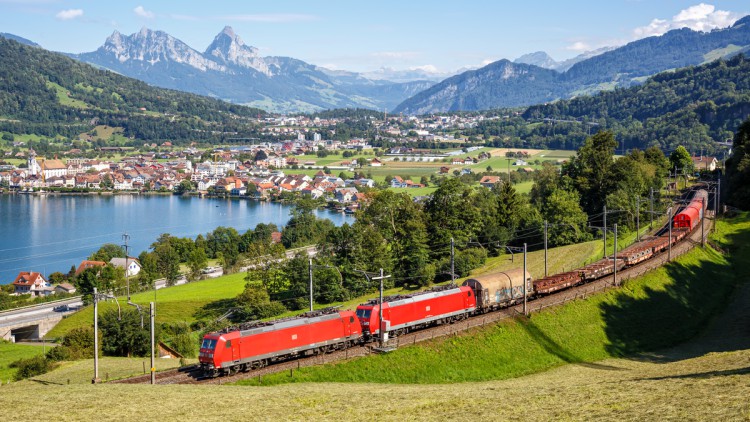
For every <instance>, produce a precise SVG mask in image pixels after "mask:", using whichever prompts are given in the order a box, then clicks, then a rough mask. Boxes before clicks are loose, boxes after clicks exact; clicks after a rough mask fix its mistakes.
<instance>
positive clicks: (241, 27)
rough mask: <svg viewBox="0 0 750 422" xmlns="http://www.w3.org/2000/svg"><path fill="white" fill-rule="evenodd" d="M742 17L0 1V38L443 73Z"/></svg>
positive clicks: (625, 9)
mask: <svg viewBox="0 0 750 422" xmlns="http://www.w3.org/2000/svg"><path fill="white" fill-rule="evenodd" d="M749 13H750V3H749V2H747V0H743V1H739V0H726V1H723V0H722V1H711V2H706V3H700V2H696V1H677V0H607V1H604V2H602V1H583V0H565V1H560V0H557V1H533V0H527V1H520V2H519V1H504V0H494V1H493V0H486V1H485V0H463V1H455V0H451V1H440V0H438V1H435V0H432V1H416V0H400V1H391V0H380V1H368V2H360V1H352V0H348V1H344V0H328V1H326V0H320V1H309V0H308V1H291V0H289V1H287V0H276V1H255V0H245V1H222V0H215V1H193V0H181V1H153V0H152V1H146V0H142V1H121V0H115V1H110V0H106V1H105V0H100V1H94V0H77V1H74V0H0V32H9V33H12V34H16V35H20V36H22V37H25V38H28V39H30V40H32V41H35V42H37V43H39V44H41V45H42V46H43V47H45V48H48V49H50V50H55V51H65V52H71V53H80V52H86V51H93V50H96V49H97V48H98V47H99V46H100V45H102V44H103V43H104V40H105V39H106V38H107V37H108V36H109V35H110V34H111V33H112V32H113V31H115V30H117V31H120V32H122V33H123V34H131V33H134V32H137V31H138V30H139V29H140V28H141V27H143V26H146V27H148V28H150V29H159V30H163V31H166V32H168V33H169V34H171V35H173V36H175V37H176V38H179V39H181V40H182V41H184V42H186V43H187V44H188V45H190V46H191V47H193V48H195V49H196V50H198V51H204V50H205V48H206V47H207V46H208V45H209V44H210V43H211V41H212V40H213V37H214V36H215V35H216V34H217V33H219V31H221V30H222V28H223V27H224V26H225V25H230V26H232V27H233V28H234V30H235V32H236V33H237V34H238V35H239V36H240V37H241V38H242V39H243V40H244V41H245V43H246V44H249V45H252V46H255V47H258V48H259V49H260V52H261V54H262V55H264V56H271V55H274V56H276V55H277V56H289V57H294V58H298V59H301V60H305V61H307V62H309V63H313V64H316V65H320V66H327V67H331V68H337V69H346V70H354V71H371V70H376V69H378V68H380V67H389V68H394V69H399V70H401V69H410V68H418V67H422V68H427V69H434V70H437V71H441V72H449V71H454V70H456V69H459V68H462V67H477V66H480V65H482V64H486V63H489V62H492V61H495V60H499V59H502V58H507V59H511V60H512V59H515V58H516V57H518V56H520V55H522V54H524V53H530V52H534V51H539V50H543V51H546V52H548V53H549V54H550V55H551V56H552V57H553V58H554V59H556V60H562V59H566V58H570V57H573V56H575V55H577V54H579V53H581V52H583V51H586V50H591V49H595V48H598V47H603V46H610V45H621V44H625V43H627V42H630V41H633V40H635V39H638V38H642V37H644V36H649V35H658V34H661V33H663V32H665V31H667V30H669V29H673V28H676V27H682V26H687V27H691V28H693V29H702V30H710V29H712V28H716V27H726V26H728V25H730V24H731V23H732V22H734V20H736V19H737V18H739V17H741V16H744V15H746V14H749Z"/></svg>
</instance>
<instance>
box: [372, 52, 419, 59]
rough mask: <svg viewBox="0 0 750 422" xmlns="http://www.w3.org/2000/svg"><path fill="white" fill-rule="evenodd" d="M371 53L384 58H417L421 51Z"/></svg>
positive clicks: (373, 55)
mask: <svg viewBox="0 0 750 422" xmlns="http://www.w3.org/2000/svg"><path fill="white" fill-rule="evenodd" d="M370 55H371V56H372V57H378V58H382V59H414V58H417V57H418V56H419V55H420V53H418V52H416V51H377V52H374V53H370Z"/></svg>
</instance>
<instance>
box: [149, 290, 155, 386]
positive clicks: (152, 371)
mask: <svg viewBox="0 0 750 422" xmlns="http://www.w3.org/2000/svg"><path fill="white" fill-rule="evenodd" d="M149 304H150V305H151V307H150V308H151V312H150V313H151V384H156V367H154V363H155V362H154V316H155V312H154V302H149Z"/></svg>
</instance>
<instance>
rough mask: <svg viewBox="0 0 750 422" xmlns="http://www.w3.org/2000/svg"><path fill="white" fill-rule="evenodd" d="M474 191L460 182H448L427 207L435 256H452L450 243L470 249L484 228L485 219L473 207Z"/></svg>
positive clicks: (428, 224) (428, 225)
mask: <svg viewBox="0 0 750 422" xmlns="http://www.w3.org/2000/svg"><path fill="white" fill-rule="evenodd" d="M472 197H473V189H472V188H471V187H469V186H467V185H464V184H463V183H461V181H460V180H458V179H448V180H446V181H445V182H444V183H443V184H441V185H440V187H439V188H438V189H437V190H436V191H435V192H433V194H432V196H431V197H430V199H428V200H427V203H426V204H425V212H426V214H427V230H428V233H429V236H430V246H431V250H432V252H433V253H436V254H437V256H443V255H446V254H448V253H449V252H450V250H449V248H448V246H449V245H450V239H451V238H453V239H454V241H455V243H457V244H459V245H466V244H467V243H468V242H469V241H470V240H471V239H473V238H475V237H476V234H477V232H478V231H479V229H480V228H481V222H482V219H481V215H480V213H479V211H478V210H477V209H476V208H475V207H474V206H473V205H474V204H473V198H472Z"/></svg>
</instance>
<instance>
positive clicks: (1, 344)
mask: <svg viewBox="0 0 750 422" xmlns="http://www.w3.org/2000/svg"><path fill="white" fill-rule="evenodd" d="M42 353H44V347H43V346H42V345H41V344H40V345H39V346H36V345H26V344H15V343H10V342H7V341H3V340H0V385H2V384H4V383H7V382H8V381H9V380H12V379H13V375H15V373H16V369H15V368H9V367H8V365H10V364H11V363H13V362H15V361H17V360H18V359H27V358H30V357H34V356H36V355H41V354H42Z"/></svg>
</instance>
